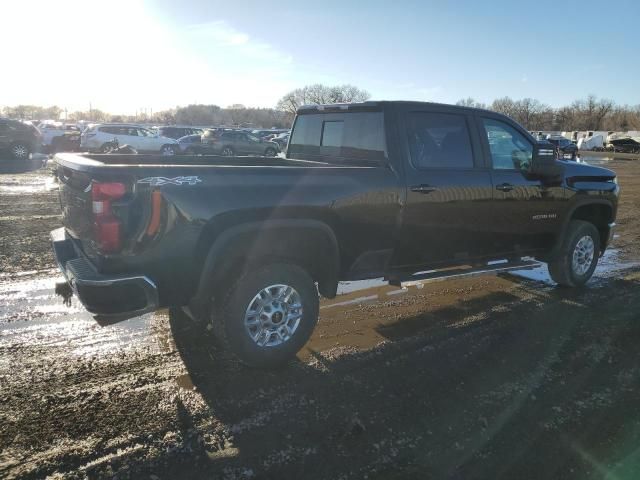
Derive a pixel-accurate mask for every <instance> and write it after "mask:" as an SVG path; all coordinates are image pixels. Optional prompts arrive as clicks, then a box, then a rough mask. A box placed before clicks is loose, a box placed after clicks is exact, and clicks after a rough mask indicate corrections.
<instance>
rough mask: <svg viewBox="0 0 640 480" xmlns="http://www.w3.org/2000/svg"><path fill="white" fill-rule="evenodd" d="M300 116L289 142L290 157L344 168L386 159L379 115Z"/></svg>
mask: <svg viewBox="0 0 640 480" xmlns="http://www.w3.org/2000/svg"><path fill="white" fill-rule="evenodd" d="M312 112H313V113H300V114H299V115H298V117H297V118H296V123H295V125H294V128H293V132H292V135H291V138H290V140H289V155H290V156H292V157H293V158H299V159H303V160H317V161H330V162H337V163H345V164H362V162H363V161H364V162H375V163H376V164H379V163H381V162H384V161H385V159H386V158H387V153H386V141H385V130H384V116H383V113H382V112H381V111H367V112H362V111H360V112H358V111H353V112H328V113H315V112H314V111H312Z"/></svg>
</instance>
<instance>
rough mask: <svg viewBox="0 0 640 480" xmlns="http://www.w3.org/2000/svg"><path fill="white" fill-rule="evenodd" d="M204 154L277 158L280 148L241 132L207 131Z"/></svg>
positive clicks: (275, 144)
mask: <svg viewBox="0 0 640 480" xmlns="http://www.w3.org/2000/svg"><path fill="white" fill-rule="evenodd" d="M200 148H201V150H202V153H205V152H206V153H210V154H213V155H224V156H226V157H230V156H232V155H264V156H265V157H275V156H276V155H277V154H278V152H280V147H279V146H278V144H277V143H275V142H269V141H266V140H261V139H259V138H258V137H255V136H253V135H251V134H249V133H247V132H243V131H240V130H206V131H205V132H204V134H203V135H202V145H201V147H200Z"/></svg>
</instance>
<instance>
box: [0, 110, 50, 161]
mask: <svg viewBox="0 0 640 480" xmlns="http://www.w3.org/2000/svg"><path fill="white" fill-rule="evenodd" d="M41 144H42V135H41V134H40V131H39V130H38V129H37V128H36V127H34V126H33V125H28V124H26V123H22V122H19V121H17V120H10V119H8V118H0V151H3V152H9V153H10V154H11V156H12V157H13V158H15V159H17V160H26V159H28V158H29V155H30V154H31V153H33V152H36V151H38V149H39V148H40V145H41Z"/></svg>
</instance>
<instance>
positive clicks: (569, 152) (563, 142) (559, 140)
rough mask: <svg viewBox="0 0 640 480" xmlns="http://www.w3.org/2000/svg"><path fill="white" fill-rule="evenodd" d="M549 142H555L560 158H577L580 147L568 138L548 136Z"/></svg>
mask: <svg viewBox="0 0 640 480" xmlns="http://www.w3.org/2000/svg"><path fill="white" fill-rule="evenodd" d="M547 142H549V143H551V144H553V146H554V147H555V148H556V153H557V156H558V158H559V159H563V158H569V159H571V160H575V159H576V156H577V155H578V147H577V145H576V144H575V143H573V142H572V141H571V140H569V139H568V138H564V137H548V138H547Z"/></svg>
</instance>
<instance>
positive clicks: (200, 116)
mask: <svg viewBox="0 0 640 480" xmlns="http://www.w3.org/2000/svg"><path fill="white" fill-rule="evenodd" d="M0 114H1V115H2V116H5V117H10V118H17V119H20V120H58V119H61V120H64V119H65V117H64V109H62V108H60V107H58V106H53V107H46V108H44V107H39V106H35V105H17V106H15V107H5V108H4V109H1V111H0ZM66 119H67V120H68V121H79V120H86V121H92V122H131V123H149V124H168V125H172V124H180V125H211V126H213V125H215V126H218V125H226V126H246V127H256V128H271V127H276V128H288V127H290V126H291V122H292V120H293V117H292V116H291V115H290V114H288V113H287V112H283V111H282V110H277V109H275V108H247V107H245V106H244V105H232V106H230V107H227V108H222V107H219V106H218V105H199V104H196V105H187V106H184V107H176V108H172V109H169V110H162V111H158V112H154V113H153V114H147V113H140V114H137V115H118V114H110V113H107V112H104V111H102V110H98V109H91V110H86V111H75V112H69V113H68V114H67V117H66Z"/></svg>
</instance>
